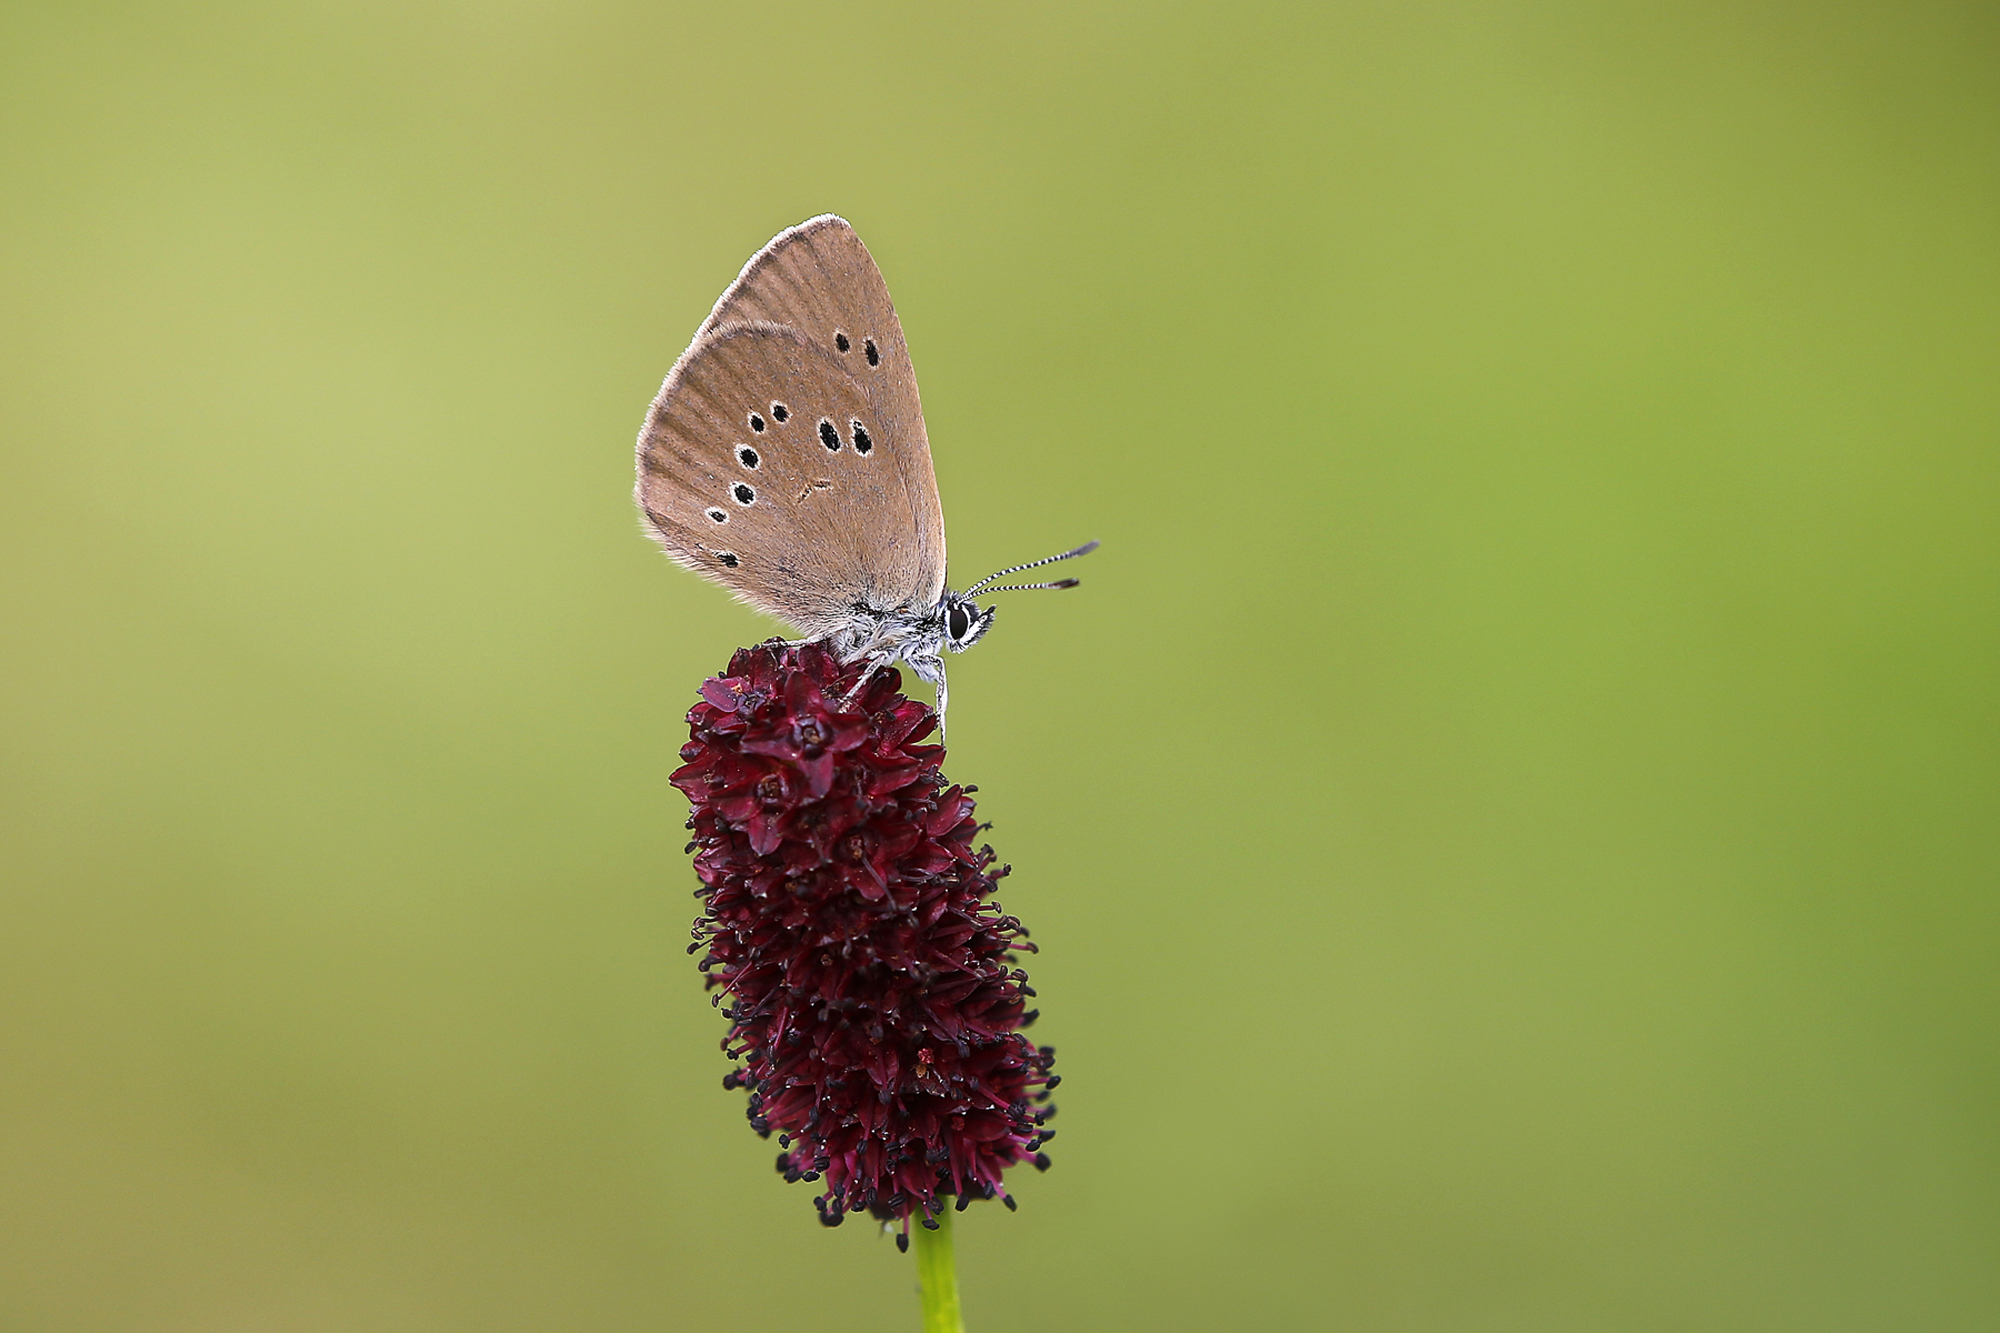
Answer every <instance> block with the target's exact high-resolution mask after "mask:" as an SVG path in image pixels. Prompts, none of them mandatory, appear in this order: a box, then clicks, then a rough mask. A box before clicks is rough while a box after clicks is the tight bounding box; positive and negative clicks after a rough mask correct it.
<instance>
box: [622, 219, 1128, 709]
mask: <svg viewBox="0 0 2000 1333" xmlns="http://www.w3.org/2000/svg"><path fill="white" fill-rule="evenodd" d="M638 472H639V483H638V486H637V488H636V491H635V496H636V498H637V500H638V502H639V508H640V510H641V512H643V513H644V514H645V522H646V527H647V529H648V531H650V533H651V534H652V536H653V538H654V539H655V540H656V541H658V542H659V543H660V545H661V546H663V547H665V548H666V551H667V554H668V555H670V556H672V557H673V558H674V560H675V561H676V562H677V563H679V564H681V565H684V566H686V567H687V568H689V569H692V570H694V571H695V572H696V573H697V574H700V575H702V576H703V577H705V578H709V579H713V580H714V581H715V582H717V583H720V584H721V585H722V586H723V587H725V588H727V589H729V590H730V591H731V592H733V593H735V594H736V596H737V598H738V599H739V600H741V601H744V602H748V603H749V604H750V605H752V606H754V607H756V608H757V609H758V610H760V611H765V612H768V613H770V614H771V615H774V616H777V617H778V618H779V619H781V620H784V621H787V622H789V623H790V624H792V625H795V626H797V627H798V628H799V629H800V630H801V631H802V632H803V633H804V634H805V635H806V638H805V639H803V640H800V641H799V642H802V643H803V642H819V641H823V642H825V643H826V644H827V645H828V646H829V647H831V648H832V649H833V651H834V652H836V653H837V654H838V655H839V656H840V658H841V660H842V661H845V662H857V661H864V660H865V661H866V662H867V663H868V666H869V671H868V672H865V673H864V674H863V676H862V679H863V680H866V679H867V678H868V675H869V674H872V672H873V670H874V668H876V667H882V666H888V665H891V664H893V663H895V662H896V661H898V660H901V661H904V662H907V663H909V666H910V669H911V670H912V671H914V672H916V673H917V675H918V676H919V677H921V678H922V679H924V680H927V681H929V682H931V683H932V684H933V685H935V686H937V698H938V708H937V711H938V723H939V727H940V729H942V727H943V723H944V712H945V680H944V660H943V652H944V650H945V649H947V648H948V649H950V650H951V651H953V652H963V651H964V650H965V649H967V648H970V647H971V646H972V645H973V644H975V643H977V642H979V640H980V638H981V636H983V635H984V634H985V633H986V631H987V629H988V628H990V627H991V626H992V624H993V608H992V607H986V608H984V609H982V608H980V607H979V606H977V605H975V604H974V601H973V598H974V597H975V596H977V595H978V594H979V593H980V592H982V591H987V592H1019V591H1025V590H1028V589H1037V588H1072V587H1075V586H1076V583H1077V580H1075V579H1061V580H1058V581H1056V582H1054V583H1028V584H1015V585H1011V586H1009V587H1004V588H989V587H988V586H987V585H989V584H991V583H992V582H993V580H995V579H998V578H1004V577H1005V576H1007V575H1009V574H1018V573H1020V572H1021V571H1022V570H1027V569H1035V568H1038V567H1040V566H1042V565H1047V564H1053V563H1054V562H1056V561H1058V560H1069V559H1071V558H1073V557H1075V556H1079V555H1083V554H1086V553H1087V552H1090V551H1093V550H1096V549H1097V543H1096V542H1088V543H1086V544H1084V545H1082V546H1079V547H1077V548H1076V549H1075V550H1073V551H1064V552H1063V553H1062V554H1061V555H1052V556H1049V557H1048V558H1047V559H1043V560H1035V561H1031V562H1030V563H1028V564H1025V565H1016V566H1015V567H1014V568H1012V569H1003V570H1001V571H999V572H998V573H996V574H991V575H988V576H987V577H986V578H983V579H981V580H980V581H979V582H978V583H975V584H973V585H972V586H971V587H970V588H967V589H966V590H965V591H964V592H962V593H961V592H951V591H948V590H947V589H946V588H945V548H944V510H943V508H942V506H941V505H940V504H939V502H938V489H937V475H936V473H935V472H934V471H932V468H931V447H930V441H929V440H928V439H927V438H926V436H925V434H924V411H923V405H922V403H921V402H920V401H919V400H918V398H917V375H916V371H915V370H914V369H913V368H912V367H911V365H910V353H909V348H908V347H907V345H905V343H904V341H903V326H902V324H901V323H900V322H899V321H898V320H897V318H896V307H895V306H894V305H892V304H891V303H890V301H889V289H888V287H887V285H886V284H884V283H883V281H882V274H881V271H880V270H879V269H877V268H876V267H875V261H874V259H873V258H871V257H870V256H869V254H868V248H867V247H866V246H864V245H862V244H861V238H860V237H859V236H856V235H855V234H854V228H852V227H850V226H848V225H847V223H846V221H844V220H843V219H841V218H838V217H835V216H834V215H833V214H831V213H826V214H822V215H821V216H819V217H816V218H812V219H811V220H809V221H806V222H802V223H800V224H799V225H798V226H796V227H792V228H789V229H788V230H785V231H782V232H779V233H778V235H777V236H776V237H774V238H773V239H772V241H771V243H770V244H769V245H766V246H765V247H764V248H763V249H761V250H759V251H758V252H757V253H756V254H755V255H752V256H751V258H750V262H749V263H747V264H745V265H744V266H743V272H742V273H740V274H739V275H738V276H737V278H736V281H735V282H733V283H731V284H730V286H729V290H728V291H726V292H724V293H723V294H722V299H721V300H719V301H717V302H716V303H715V309H714V310H713V311H712V312H711V313H710V314H709V317H708V319H707V320H706V321H705V322H704V323H703V324H702V326H701V328H700V329H699V330H697V331H696V333H695V335H694V341H693V342H691V343H689V344H688V348H687V350H686V351H685V352H682V353H681V357H680V360H678V361H676V362H675V363H674V368H673V370H672V372H671V373H669V374H668V376H667V382H666V383H665V384H664V385H662V386H661V388H660V396H659V397H658V398H655V399H654V400H653V407H652V410H651V411H649V412H648V413H647V414H646V424H645V427H644V429H642V430H641V431H640V432H639V456H638Z"/></svg>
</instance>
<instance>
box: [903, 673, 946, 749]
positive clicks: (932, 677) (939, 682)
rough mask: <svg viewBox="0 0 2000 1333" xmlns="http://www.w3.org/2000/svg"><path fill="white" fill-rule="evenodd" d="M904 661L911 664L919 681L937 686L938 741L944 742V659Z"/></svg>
mask: <svg viewBox="0 0 2000 1333" xmlns="http://www.w3.org/2000/svg"><path fill="white" fill-rule="evenodd" d="M903 660H904V661H906V662H908V663H909V664H910V670H911V671H913V672H915V673H916V676H917V679H919V680H924V681H929V682H930V683H931V684H933V685H935V686H937V697H938V706H937V720H938V739H939V740H940V741H942V740H943V739H944V705H945V688H944V659H943V658H941V657H908V658H905V659H903Z"/></svg>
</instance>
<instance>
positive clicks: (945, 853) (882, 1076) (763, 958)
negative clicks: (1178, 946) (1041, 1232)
mask: <svg viewBox="0 0 2000 1333" xmlns="http://www.w3.org/2000/svg"><path fill="white" fill-rule="evenodd" d="M862 672H863V668H862V667H861V666H859V665H855V666H843V665H842V664H841V663H840V662H839V660H838V659H837V658H835V657H834V656H833V655H832V654H831V653H830V652H828V651H827V650H826V649H824V648H822V647H820V646H819V645H816V644H807V645H805V646H803V647H797V648H794V647H787V646H785V645H784V644H783V643H782V642H781V641H779V640H775V639H774V640H771V641H769V642H767V643H765V644H762V645H760V646H758V647H756V648H745V649H739V650H738V651H737V653H736V655H735V656H734V657H732V658H731V659H730V662H729V669H728V671H727V673H726V674H724V675H722V676H720V677H717V678H714V679H711V680H709V681H707V682H706V683H705V684H703V686H702V687H701V702H700V703H697V704H696V705H695V706H694V708H693V709H691V710H690V711H689V713H688V727H689V731H690V734H691V737H692V738H691V739H690V740H689V742H688V743H687V744H686V745H685V746H683V747H681V758H682V759H684V760H685V761H686V763H685V764H684V765H683V767H681V768H680V769H679V770H678V771H676V772H675V773H674V775H673V779H672V781H673V784H674V785H675V786H676V787H678V788H680V789H681V791H682V792H684V793H686V795H687V797H688V799H689V800H690V801H691V802H692V803H693V806H694V811H693V814H692V815H691V816H690V817H689V819H688V827H689V828H690V829H692V830H693V832H694V841H693V842H691V843H689V844H688V850H690V851H693V852H695V853H696V855H695V860H694V864H695V872H696V874H697V875H698V876H699V877H700V879H701V887H700V888H699V889H697V890H696V894H697V896H699V897H700V898H702V899H703V901H704V904H705V910H704V911H703V913H702V915H701V916H700V917H699V918H698V919H697V920H696V922H695V927H694V935H695V942H694V944H693V945H691V946H689V950H688V952H690V953H694V952H696V951H698V950H700V949H701V948H703V947H704V946H706V948H707V950H708V952H707V956H706V957H705V958H703V959H702V962H701V968H702V971H704V972H705V973H707V984H708V986H709V987H710V988H711V989H714V990H717V991H720V992H721V994H720V995H718V996H717V997H716V1003H717V1004H721V1003H723V999H724V997H726V998H727V1001H728V1004H727V1008H726V1009H725V1010H724V1012H725V1015H726V1016H727V1017H728V1019H729V1032H728V1035H727V1036H726V1037H725V1038H724V1039H723V1043H722V1045H723V1050H724V1051H725V1052H726V1053H727V1054H728V1055H730V1056H731V1057H732V1058H740V1059H741V1060H742V1062H743V1063H742V1067H741V1068H740V1069H737V1070H734V1071H732V1072H731V1073H730V1074H728V1075H727V1076H726V1077H725V1078H724V1079H723V1081H722V1082H723V1086H724V1087H725V1088H744V1089H747V1090H748V1091H749V1094H750V1104H749V1107H748V1115H749V1118H750V1124H751V1126H752V1127H753V1128H754V1129H755V1130H756V1131H757V1132H758V1133H759V1134H761V1135H765V1136H767V1137H768V1136H769V1135H770V1134H771V1133H772V1132H773V1131H776V1132H777V1134H778V1135H779V1138H778V1143H779V1145H780V1147H782V1148H784V1149H786V1151H784V1152H781V1153H780V1154H779V1155H778V1170H779V1171H780V1172H782V1173H783V1174H784V1176H785V1179H786V1180H787V1181H799V1180H805V1181H813V1182H822V1181H823V1182H824V1185H825V1189H824V1191H823V1192H822V1193H821V1194H820V1195H819V1196H818V1197H817V1198H816V1199H815V1200H814V1204H815V1205H816V1206H817V1207H818V1209H819V1212H820V1220H821V1221H822V1222H824V1223H825V1224H826V1225H828V1226H838V1225H839V1224H840V1222H841V1221H842V1220H843V1219H844V1218H845V1216H846V1214H848V1213H850V1212H856V1211H859V1210H861V1209H863V1208H866V1209H868V1210H869V1211H870V1212H871V1213H873V1214H874V1215H875V1216H876V1217H878V1218H881V1219H882V1220H884V1221H885V1222H896V1221H900V1222H901V1223H902V1231H901V1233H900V1234H899V1235H898V1237H897V1241H898V1243H899V1244H900V1245H903V1246H905V1247H907V1245H908V1242H909V1223H910V1219H911V1218H912V1217H915V1218H917V1219H918V1220H919V1221H920V1222H922V1223H923V1224H924V1225H926V1226H933V1227H934V1226H935V1225H936V1223H935V1222H934V1221H932V1218H933V1216H934V1215H935V1214H936V1213H937V1212H938V1210H939V1209H941V1208H942V1207H943V1199H944V1198H945V1197H946V1196H956V1199H957V1204H956V1206H957V1207H959V1208H964V1207H965V1206H966V1204H967V1203H969V1202H970V1201H971V1200H972V1199H975V1198H994V1197H998V1198H1000V1199H1001V1200H1002V1201H1003V1202H1005V1203H1006V1204H1007V1206H1008V1207H1009V1208H1012V1207H1013V1206H1014V1200H1013V1199H1012V1198H1011V1197H1010V1196H1009V1195H1008V1193H1007V1190H1006V1188H1005V1186H1004V1185H1003V1184H1002V1183H1001V1176H1002V1173H1003V1172H1004V1171H1005V1170H1006V1169H1007V1168H1008V1167H1010V1166H1013V1165H1015V1164H1016V1163H1019V1162H1023V1161H1031V1162H1033V1163H1034V1164H1035V1165H1036V1166H1037V1167H1039V1168H1041V1169H1043V1170H1046V1169H1047V1167H1048V1164H1049V1159H1048V1156H1047V1155H1046V1154H1045V1153H1043V1152H1041V1151H1040V1149H1041V1146H1042V1144H1044V1143H1045V1142H1047V1141H1048V1140H1049V1139H1051V1138H1053V1137H1054V1131H1053V1130H1050V1129H1047V1128H1045V1127H1044V1122H1045V1121H1046V1120H1047V1119H1048V1118H1049V1117H1050V1116H1052V1115H1054V1114H1055V1108H1054V1107H1053V1106H1050V1105H1048V1104H1047V1102H1048V1094H1049V1090H1050V1089H1052V1088H1054V1087H1055V1086H1056V1084H1057V1083H1058V1082H1059V1081H1060V1080H1059V1077H1058V1076H1057V1075H1055V1074H1053V1073H1051V1072H1050V1067H1051V1065H1052V1064H1053V1063H1054V1060H1055V1050H1054V1048H1052V1047H1048V1046H1043V1047H1040V1048H1037V1047H1036V1046H1034V1045H1033V1044H1032V1043H1030V1042H1029V1040H1028V1038H1027V1037H1026V1036H1025V1035H1024V1034H1023V1033H1022V1032H1021V1029H1022V1028H1024V1027H1026V1026H1027V1025H1028V1024H1029V1023H1032V1022H1033V1021H1034V1019H1035V1012H1034V1011H1032V1010H1028V1009H1027V1008H1026V1000H1027V999H1028V998H1029V997H1032V996H1033V995H1034V993H1035V992H1034V991H1033V990H1032V989H1030V988H1029V986H1028V984H1027V973H1025V972H1023V971H1021V970H1020V968H1019V967H1018V966H1016V964H1017V962H1018V958H1017V955H1018V954H1021V953H1031V952H1033V951H1034V948H1035V946H1034V945H1033V944H1032V943H1031V942H1029V940H1028V938H1027V933H1028V932H1027V931H1026V930H1025V929H1023V927H1022V926H1021V923H1020V922H1019V921H1018V920H1016V919H1015V918H1013V917H1011V916H1006V915H1004V914H1003V913H1002V912H1001V909H1000V907H999V905H998V904H997V903H995V902H993V901H992V900H991V897H990V895H991V894H992V892H993V889H994V886H995V883H996V881H998V880H999V879H1000V878H1001V877H1002V876H1004V875H1006V873H1007V867H1005V866H1002V867H1000V868H999V869H998V870H995V869H993V868H992V867H993V859H994V857H993V849H992V848H990V847H980V848H979V849H977V850H976V851H975V850H974V848H973V846H972V840H973V838H974V837H975V836H977V835H978V834H979V833H980V832H981V831H982V829H983V828H984V827H985V826H983V825H980V824H978V823H976V822H975V820H974V818H973V800H972V795H971V792H972V790H973V789H972V788H969V787H959V786H948V785H946V783H945V781H944V778H943V776H942V775H941V772H940V765H941V764H942V762H943V760H944V747H943V746H942V745H927V744H924V743H923V742H924V739H925V738H926V737H927V736H929V735H930V734H931V733H932V732H933V731H934V730H935V729H936V726H937V718H936V715H935V714H933V713H932V712H931V710H930V709H929V708H926V707H925V706H924V705H923V704H921V703H918V702H916V701H914V700H912V699H909V698H906V697H905V696H904V695H903V694H902V693H901V683H902V682H901V677H900V676H899V675H898V674H897V673H896V672H895V671H893V670H888V669H883V670H879V671H876V672H875V673H873V674H872V675H871V676H869V677H868V679H867V680H866V682H865V683H863V682H862Z"/></svg>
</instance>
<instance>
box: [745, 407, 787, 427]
mask: <svg viewBox="0 0 2000 1333" xmlns="http://www.w3.org/2000/svg"><path fill="white" fill-rule="evenodd" d="M778 420H780V421H783V420H784V418H783V417H779V418H778ZM750 429H751V430H754V431H761V430H763V429H764V418H762V417H760V416H758V415H757V414H756V413H755V412H752V413H751V414H750Z"/></svg>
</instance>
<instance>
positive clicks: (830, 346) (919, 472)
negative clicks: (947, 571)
mask: <svg viewBox="0 0 2000 1333" xmlns="http://www.w3.org/2000/svg"><path fill="white" fill-rule="evenodd" d="M734 324H780V326H786V328H790V330H792V332H794V334H796V336H798V338H800V342H804V344H808V346H812V348H818V350H822V352H828V354H830V362H828V364H832V368H838V370H842V372H846V378H848V380H850V382H852V384H856V386H858V388H860V392H862V394H864V398H866V402H868V408H870V412H872V414H874V416H876V418H878V420H880V422H882V430H880V432H876V428H874V426H870V440H872V450H874V452H872V456H874V458H880V460H886V462H890V464H892V468H894V470H896V474H898V476H900V478H902V484H904V490H906V494H908V502H910V506H908V512H906V514H904V516H900V522H896V526H894V532H896V534H902V532H914V540H916V552H918V566H920V578H918V588H916V600H918V602H920V604H924V606H930V604H936V600H938V596H942V592H944V508H942V506H940V502H938V478H936V472H934V470H932V464H930V440H928V436H926V432H924V408H922V402H920V398H918V390H916V370H914V368H912V364H910V350H908V344H906V342H904V336H902V322H900V320H898V318H896V306H894V302H890V296H888V284H886V282H882V272H880V270H878V268H876V262H874V258H872V256H870V254H868V246H864V244H862V240H860V236H856V234H854V228H852V226H848V224H846V220H842V218H838V216H834V214H822V216H818V218H810V220H806V222H800V224H798V226H794V228H788V230H784V232H780V234H778V236H776V238H774V240H772V242H770V244H766V246H764V248H762V250H758V252H756V254H754V256H752V258H750V262H748V264H744V268H742V272H740V274H738V278H736V282H732V284H730V288H728V290H726V292H724V294H722V298H720V300H718V302H716V308H714V312H710V316H708V320H706V322H704V324H702V328H700V332H698V334H696V338H694V344H692V346H690V348H688V352H684V354H682V364H686V362H688V360H690V358H692V356H694V354H696V350H698V348H700V346H702V344H704V340H708V338H712V336H716V334H720V332H722V330H724V328H728V326H734ZM674 374H676V376H678V374H680V366H676V372H674ZM672 388H674V376H668V388H666V390H662V400H664V398H666V394H668V392H670V390H672ZM788 406H790V404H788ZM816 420H818V418H816V416H814V422H816ZM870 518H872V520H882V518H890V516H886V514H876V516H870ZM878 532H882V528H878Z"/></svg>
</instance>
